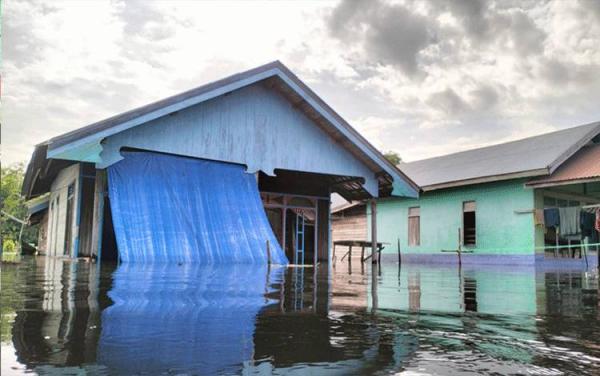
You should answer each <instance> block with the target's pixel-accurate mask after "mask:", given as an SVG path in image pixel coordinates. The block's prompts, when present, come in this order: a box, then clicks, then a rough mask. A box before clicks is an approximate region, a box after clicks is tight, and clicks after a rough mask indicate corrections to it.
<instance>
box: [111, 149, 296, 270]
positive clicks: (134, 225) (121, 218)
mask: <svg viewBox="0 0 600 376" xmlns="http://www.w3.org/2000/svg"><path fill="white" fill-rule="evenodd" d="M123 154H124V157H125V158H124V159H123V160H121V161H119V162H117V163H115V164H114V165H112V166H110V167H109V168H108V183H109V184H108V188H109V197H110V204H111V210H112V216H113V225H114V230H115V235H116V238H117V246H118V249H119V257H120V258H121V261H122V262H136V263H154V262H158V263H201V264H221V263H228V264H231V263H233V264H247V263H255V264H256V263H258V264H266V263H267V260H268V257H267V246H266V244H267V241H268V242H269V245H270V254H271V260H272V262H273V263H275V264H286V263H287V258H286V256H285V254H284V252H283V251H282V250H281V247H280V246H279V243H278V241H277V239H276V238H275V236H274V234H273V231H272V229H271V226H270V224H269V222H268V219H267V217H266V214H265V211H264V208H263V205H262V201H261V199H260V195H259V192H258V187H257V182H256V179H255V177H254V175H251V174H247V173H245V171H244V167H243V166H240V165H235V164H227V163H221V162H214V161H206V160H199V159H191V158H184V157H177V156H171V155H164V154H156V153H147V152H125V153H123Z"/></svg>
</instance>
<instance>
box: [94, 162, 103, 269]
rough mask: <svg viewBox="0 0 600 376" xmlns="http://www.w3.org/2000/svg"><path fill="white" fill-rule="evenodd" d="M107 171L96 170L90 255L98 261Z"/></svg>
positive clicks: (100, 253)
mask: <svg viewBox="0 0 600 376" xmlns="http://www.w3.org/2000/svg"><path fill="white" fill-rule="evenodd" d="M105 187H106V170H96V180H95V182H94V213H93V220H92V249H91V252H90V254H91V255H92V256H96V258H97V259H98V261H100V259H101V257H102V226H103V225H104V196H105V194H106V189H105Z"/></svg>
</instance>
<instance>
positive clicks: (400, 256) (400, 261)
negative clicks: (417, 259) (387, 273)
mask: <svg viewBox="0 0 600 376" xmlns="http://www.w3.org/2000/svg"><path fill="white" fill-rule="evenodd" d="M398 265H402V253H400V238H398Z"/></svg>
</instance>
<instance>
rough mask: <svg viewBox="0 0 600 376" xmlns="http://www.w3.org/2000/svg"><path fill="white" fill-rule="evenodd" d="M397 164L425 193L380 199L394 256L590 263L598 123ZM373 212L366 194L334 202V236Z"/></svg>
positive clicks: (594, 245)
mask: <svg viewBox="0 0 600 376" xmlns="http://www.w3.org/2000/svg"><path fill="white" fill-rule="evenodd" d="M399 168H400V169H402V170H403V171H404V172H405V173H406V174H407V175H408V176H409V177H410V178H411V179H413V180H414V181H415V182H416V183H417V184H418V185H419V186H420V187H421V194H420V196H419V198H381V199H380V200H378V204H377V212H376V218H377V236H378V239H379V240H380V241H382V242H385V243H387V245H386V249H385V251H384V252H385V253H387V254H388V255H389V256H393V257H394V259H395V258H396V257H397V255H396V254H397V252H398V247H399V248H400V251H401V256H402V260H415V261H422V262H453V263H454V262H456V260H457V252H458V251H459V250H460V251H461V259H462V261H463V262H477V263H500V264H533V263H535V262H536V261H541V260H545V261H549V262H555V261H556V259H557V258H560V259H561V261H560V262H571V263H586V262H589V263H591V262H595V259H596V257H597V256H596V255H597V250H598V243H599V241H598V231H599V229H597V228H594V222H595V221H596V223H598V222H597V221H598V213H599V212H598V210H599V209H600V123H592V124H587V125H582V126H577V127H573V128H569V129H565V130H561V131H557V132H552V133H547V134H542V135H539V136H535V137H530V138H525V139H521V140H517V141H513V142H507V143H503V144H498V145H492V146H488V147H483V148H478V149H473V150H467V151H463V152H459V153H454V154H450V155H445V156H440V157H435V158H430V159H425V160H421V161H415V162H410V163H402V164H400V165H399ZM370 213H371V210H370V206H369V205H366V204H365V203H363V202H353V203H351V204H347V205H344V206H340V207H338V208H334V209H333V211H332V221H333V228H334V229H333V234H334V238H335V239H334V240H335V241H337V239H338V238H339V239H344V237H345V236H348V234H349V233H350V234H351V236H361V237H364V238H368V237H369V226H365V225H364V224H365V223H368V222H369V219H370ZM584 222H585V223H584ZM355 223H363V225H362V230H360V231H362V232H361V233H360V234H357V233H356V231H357V230H352V231H350V230H349V228H352V227H353V224H355ZM596 226H598V225H597V224H596ZM573 258H575V259H576V260H572V259H573ZM566 259H571V260H566Z"/></svg>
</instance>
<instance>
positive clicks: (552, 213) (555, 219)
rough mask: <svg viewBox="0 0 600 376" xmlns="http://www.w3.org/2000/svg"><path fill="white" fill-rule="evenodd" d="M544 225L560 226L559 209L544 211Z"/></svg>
mask: <svg viewBox="0 0 600 376" xmlns="http://www.w3.org/2000/svg"><path fill="white" fill-rule="evenodd" d="M544 223H545V224H546V227H558V226H560V215H559V214H558V209H557V208H549V209H544Z"/></svg>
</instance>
